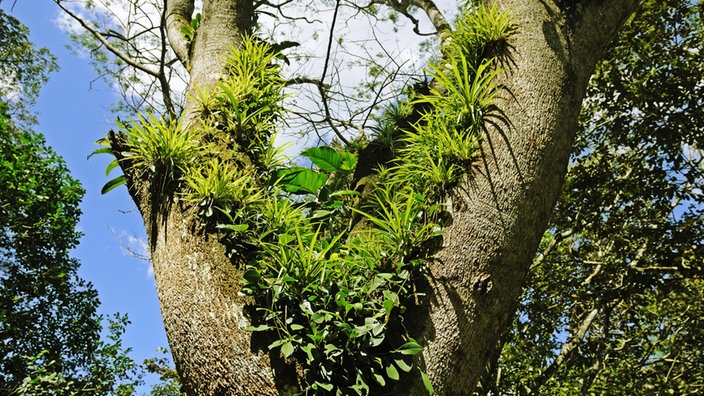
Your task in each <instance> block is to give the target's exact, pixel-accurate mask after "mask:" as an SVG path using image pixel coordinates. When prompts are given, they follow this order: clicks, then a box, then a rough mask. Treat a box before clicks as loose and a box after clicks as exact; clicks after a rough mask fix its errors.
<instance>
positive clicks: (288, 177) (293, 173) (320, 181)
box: [276, 167, 328, 194]
mask: <svg viewBox="0 0 704 396" xmlns="http://www.w3.org/2000/svg"><path fill="white" fill-rule="evenodd" d="M276 176H277V180H278V183H280V184H281V185H282V188H283V189H284V190H285V191H287V192H290V193H292V194H315V193H316V192H317V191H318V190H319V189H320V188H321V187H322V186H324V185H325V182H326V181H327V180H328V175H326V174H324V173H320V172H316V171H314V170H312V169H307V168H302V167H292V168H287V169H282V170H279V171H278V172H277V175H276Z"/></svg>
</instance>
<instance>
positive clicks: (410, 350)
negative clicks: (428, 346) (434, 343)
mask: <svg viewBox="0 0 704 396" xmlns="http://www.w3.org/2000/svg"><path fill="white" fill-rule="evenodd" d="M422 350H423V347H422V346H420V344H418V343H417V342H416V341H415V340H414V339H412V338H411V339H410V341H408V342H407V343H405V344H403V345H401V346H400V347H398V349H396V352H398V353H400V354H402V355H417V354H418V353H419V352H420V351H422Z"/></svg>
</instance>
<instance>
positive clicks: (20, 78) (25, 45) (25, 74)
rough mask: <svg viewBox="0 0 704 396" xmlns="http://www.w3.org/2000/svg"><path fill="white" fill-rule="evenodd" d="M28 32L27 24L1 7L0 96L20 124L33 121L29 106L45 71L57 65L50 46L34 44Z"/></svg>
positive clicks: (43, 77)
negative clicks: (43, 46)
mask: <svg viewBox="0 0 704 396" xmlns="http://www.w3.org/2000/svg"><path fill="white" fill-rule="evenodd" d="M28 36H29V31H28V30H27V27H26V26H24V25H22V24H21V23H20V21H18V20H17V19H16V18H14V17H13V16H12V15H8V14H6V13H5V11H4V10H1V9H0V74H1V75H2V80H0V98H1V99H2V101H3V102H5V103H6V105H7V106H8V109H7V111H9V112H10V114H12V115H13V116H14V118H15V120H17V121H19V122H21V123H23V124H33V123H36V118H35V117H34V115H32V113H31V111H30V110H29V109H30V108H31V106H32V105H33V104H34V101H35V100H36V99H37V96H38V95H39V89H40V88H41V86H42V85H44V83H45V82H46V81H47V78H48V75H49V74H50V73H51V72H52V71H54V70H56V68H57V65H56V59H55V58H54V56H53V55H52V54H51V53H49V50H47V49H46V48H38V49H37V48H35V47H34V45H33V44H32V43H31V42H30V41H29V39H28Z"/></svg>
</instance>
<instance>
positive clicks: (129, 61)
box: [54, 0, 159, 78]
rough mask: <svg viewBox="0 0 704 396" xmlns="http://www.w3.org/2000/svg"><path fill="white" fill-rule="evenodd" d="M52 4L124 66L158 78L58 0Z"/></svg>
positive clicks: (155, 73) (157, 75) (153, 71)
mask: <svg viewBox="0 0 704 396" xmlns="http://www.w3.org/2000/svg"><path fill="white" fill-rule="evenodd" d="M54 3H56V5H58V6H59V8H61V10H63V11H64V12H65V13H66V14H67V15H68V16H70V17H71V18H73V19H74V20H75V21H76V22H78V23H79V24H80V25H81V26H82V27H83V28H84V29H86V30H87V31H88V32H89V33H90V34H92V35H93V37H95V38H96V39H98V41H100V42H101V43H102V44H103V45H104V46H105V48H106V49H107V50H108V51H110V52H111V53H112V54H113V55H115V56H117V57H118V58H120V59H121V60H122V61H123V62H125V63H126V64H128V65H130V66H132V67H134V68H135V69H137V70H140V71H142V72H144V73H147V74H148V75H150V76H153V77H156V78H159V72H158V71H156V70H152V69H150V68H148V67H146V66H144V65H143V64H141V63H139V62H137V61H135V60H134V59H132V57H130V56H129V55H127V54H125V53H124V52H122V51H120V50H119V49H117V48H116V47H115V46H113V45H112V44H111V43H110V41H108V40H107V39H106V38H105V37H104V36H103V34H102V33H101V32H99V31H98V30H97V29H95V28H93V27H92V26H90V25H89V24H88V23H86V21H84V20H83V18H81V17H80V16H78V15H76V14H75V13H74V12H72V11H71V10H69V9H68V8H67V7H65V6H64V5H63V4H61V1H60V0H54Z"/></svg>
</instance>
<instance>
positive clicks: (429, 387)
mask: <svg viewBox="0 0 704 396" xmlns="http://www.w3.org/2000/svg"><path fill="white" fill-rule="evenodd" d="M418 371H420V378H421V379H423V386H425V390H426V391H428V396H433V384H431V383H430V378H428V375H427V374H425V373H424V372H423V370H421V369H418Z"/></svg>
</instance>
